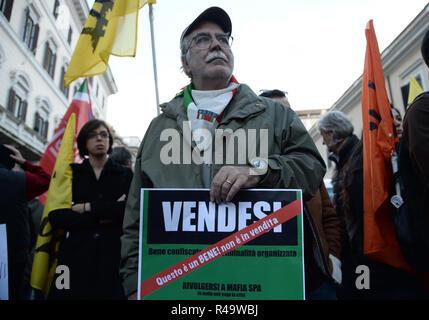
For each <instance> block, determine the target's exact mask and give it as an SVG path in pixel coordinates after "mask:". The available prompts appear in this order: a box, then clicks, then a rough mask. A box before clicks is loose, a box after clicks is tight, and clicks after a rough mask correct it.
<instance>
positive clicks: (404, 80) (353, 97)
mask: <svg viewBox="0 0 429 320" xmlns="http://www.w3.org/2000/svg"><path fill="white" fill-rule="evenodd" d="M428 29H429V4H427V5H426V6H425V8H423V10H422V11H421V12H420V13H419V14H418V15H417V16H416V17H415V18H414V20H413V21H411V23H410V24H409V25H408V26H407V27H406V28H405V29H404V30H403V31H402V32H401V33H400V34H399V35H398V36H397V37H396V38H395V40H393V42H392V43H391V44H390V45H389V46H388V47H387V48H386V49H385V50H384V51H383V52H382V53H381V60H382V65H383V70H384V77H385V81H386V90H387V94H388V96H389V101H390V103H391V104H392V105H393V106H394V107H396V108H397V109H398V110H400V112H401V114H402V116H404V114H405V110H406V108H407V101H408V93H409V83H410V76H414V77H415V78H416V80H417V81H418V82H419V84H420V86H421V87H422V89H423V90H424V91H427V90H429V68H428V67H427V66H426V64H425V62H424V61H423V58H422V55H421V51H420V47H421V43H422V39H423V37H424V35H425V33H426V32H427V30H428ZM361 98H362V76H361V77H359V78H358V79H357V80H356V81H355V82H354V83H353V84H352V85H351V86H350V87H349V88H348V89H347V91H346V92H345V93H344V94H343V95H342V96H341V97H340V98H339V99H338V100H337V102H335V103H334V105H333V106H332V107H331V108H330V109H329V110H340V111H342V112H344V113H345V114H346V115H347V116H348V118H349V119H350V121H351V122H352V123H353V126H354V133H355V134H356V135H357V136H358V137H359V138H361V136H362V127H363V124H362V104H361V101H362V100H361ZM428 125H429V124H428ZM309 132H310V134H311V136H312V138H313V140H314V142H315V143H316V146H317V148H318V149H319V152H320V154H321V155H322V156H323V157H324V159H325V162H326V164H327V167H328V171H327V173H326V176H325V177H326V178H331V177H332V174H333V171H334V169H335V165H334V164H333V163H332V162H331V161H329V160H328V151H327V148H326V146H325V145H323V140H322V137H321V135H320V132H319V130H318V128H317V125H313V126H312V127H311V129H310V131H309Z"/></svg>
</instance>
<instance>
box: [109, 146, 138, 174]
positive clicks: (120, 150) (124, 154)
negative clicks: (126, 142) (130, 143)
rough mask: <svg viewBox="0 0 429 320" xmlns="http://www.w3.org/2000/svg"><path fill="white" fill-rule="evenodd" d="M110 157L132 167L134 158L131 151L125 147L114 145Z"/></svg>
mask: <svg viewBox="0 0 429 320" xmlns="http://www.w3.org/2000/svg"><path fill="white" fill-rule="evenodd" d="M109 158H110V159H111V160H112V161H113V162H114V163H117V164H120V165H122V166H125V167H128V168H130V169H132V165H133V158H132V155H131V152H130V151H129V150H128V149H127V148H125V147H114V148H113V149H112V154H111V155H110V156H109Z"/></svg>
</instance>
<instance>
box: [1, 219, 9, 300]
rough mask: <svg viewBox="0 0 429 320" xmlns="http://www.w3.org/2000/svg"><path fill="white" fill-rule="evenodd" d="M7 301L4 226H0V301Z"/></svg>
mask: <svg viewBox="0 0 429 320" xmlns="http://www.w3.org/2000/svg"><path fill="white" fill-rule="evenodd" d="M8 299H9V278H8V271H7V236H6V225H5V224H0V300H8Z"/></svg>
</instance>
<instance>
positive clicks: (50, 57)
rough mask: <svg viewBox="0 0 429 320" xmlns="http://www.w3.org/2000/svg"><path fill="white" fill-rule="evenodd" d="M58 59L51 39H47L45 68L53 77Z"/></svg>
mask: <svg viewBox="0 0 429 320" xmlns="http://www.w3.org/2000/svg"><path fill="white" fill-rule="evenodd" d="M56 60H57V56H56V53H55V51H54V49H53V48H52V44H51V43H50V42H49V41H46V44H45V57H44V59H43V68H44V69H45V70H46V71H47V72H48V73H49V75H50V76H51V78H52V79H53V78H54V73H55V62H56Z"/></svg>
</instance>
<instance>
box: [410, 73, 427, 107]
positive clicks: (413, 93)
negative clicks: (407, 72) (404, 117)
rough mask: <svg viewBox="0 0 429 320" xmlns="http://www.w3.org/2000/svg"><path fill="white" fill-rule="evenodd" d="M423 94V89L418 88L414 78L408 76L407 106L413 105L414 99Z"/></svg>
mask: <svg viewBox="0 0 429 320" xmlns="http://www.w3.org/2000/svg"><path fill="white" fill-rule="evenodd" d="M420 93H423V89H422V88H421V87H420V85H419V83H418V82H417V80H416V78H414V76H412V75H411V76H410V90H409V92H408V103H407V108H408V106H409V105H410V104H411V103H413V101H414V99H415V98H416V97H417V96H418V95H419V94H420Z"/></svg>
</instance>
